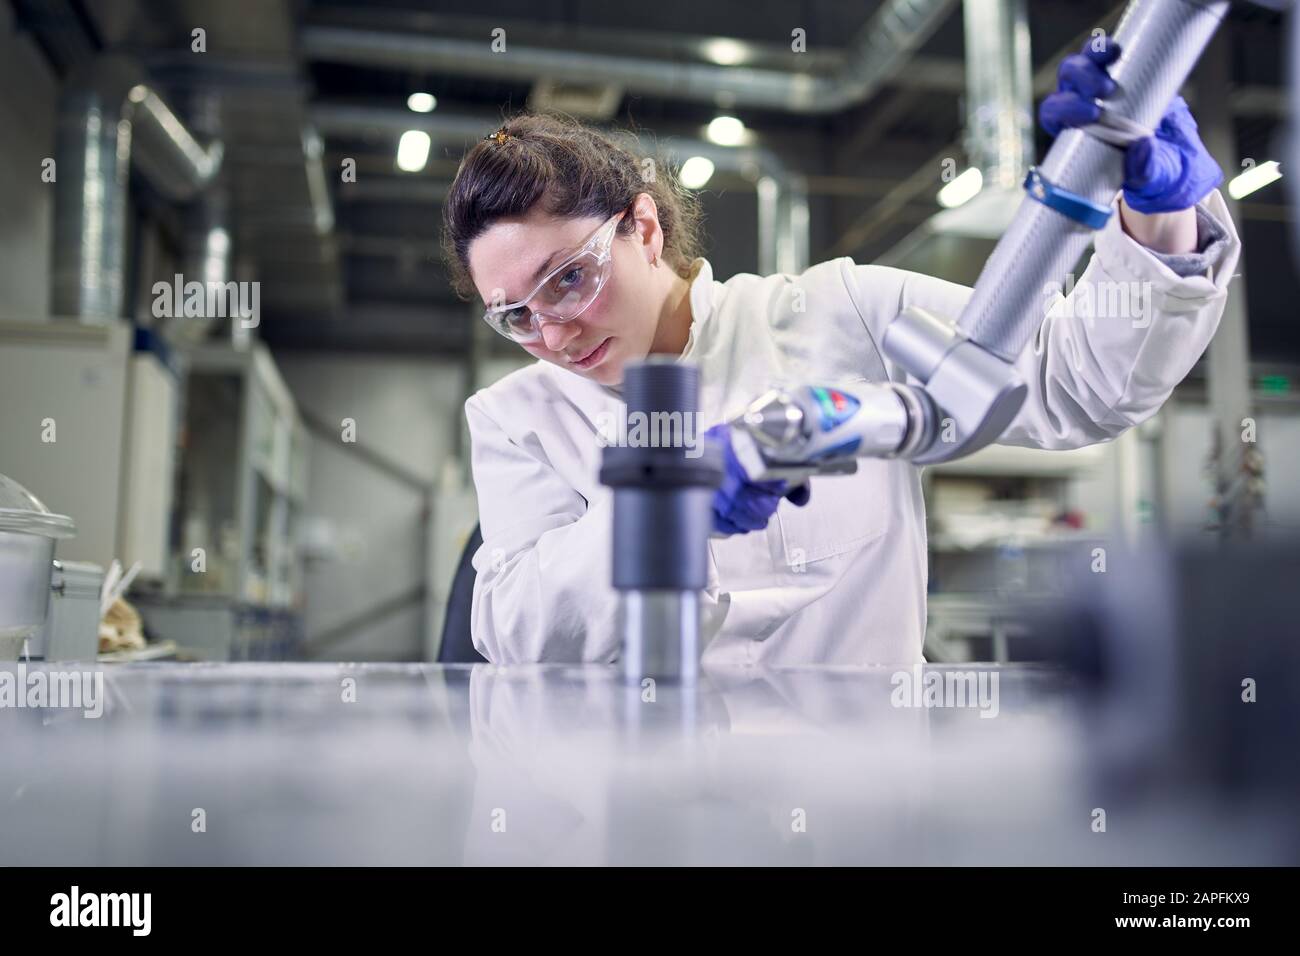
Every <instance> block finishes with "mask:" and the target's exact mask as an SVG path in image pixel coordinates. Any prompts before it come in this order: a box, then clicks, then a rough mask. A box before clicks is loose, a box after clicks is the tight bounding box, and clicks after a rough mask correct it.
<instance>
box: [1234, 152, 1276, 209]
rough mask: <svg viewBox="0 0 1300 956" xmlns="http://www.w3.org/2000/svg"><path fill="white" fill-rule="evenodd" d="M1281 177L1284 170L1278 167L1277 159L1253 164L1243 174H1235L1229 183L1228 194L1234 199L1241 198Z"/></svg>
mask: <svg viewBox="0 0 1300 956" xmlns="http://www.w3.org/2000/svg"><path fill="white" fill-rule="evenodd" d="M1281 178H1282V170H1280V169H1279V168H1278V165H1277V163H1276V162H1275V161H1273V160H1271V159H1270V160H1269V161H1268V162H1267V163H1260V164H1259V165H1257V166H1252V167H1250V169H1248V170H1246V171H1245V172H1244V173H1242V174H1241V175H1239V176H1234V177H1233V178H1232V181H1231V182H1229V183H1228V195H1229V196H1231V197H1232V198H1233V199H1241V198H1243V197H1245V196H1249V195H1250V194H1251V193H1253V192H1254V191H1255V190H1257V189H1263V188H1264V187H1265V186H1267V185H1268V184H1269V183H1275V182H1277V181H1278V180H1279V179H1281Z"/></svg>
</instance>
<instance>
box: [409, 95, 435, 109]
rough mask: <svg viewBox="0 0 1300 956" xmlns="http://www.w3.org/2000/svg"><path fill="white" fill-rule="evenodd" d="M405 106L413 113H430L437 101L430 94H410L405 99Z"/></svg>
mask: <svg viewBox="0 0 1300 956" xmlns="http://www.w3.org/2000/svg"><path fill="white" fill-rule="evenodd" d="M406 105H407V107H408V108H409V109H410V110H411V112H413V113H432V112H433V108H434V107H435V106H437V105H438V101H437V99H435V98H434V95H433V94H432V93H412V94H411V95H410V96H408V97H407V98H406Z"/></svg>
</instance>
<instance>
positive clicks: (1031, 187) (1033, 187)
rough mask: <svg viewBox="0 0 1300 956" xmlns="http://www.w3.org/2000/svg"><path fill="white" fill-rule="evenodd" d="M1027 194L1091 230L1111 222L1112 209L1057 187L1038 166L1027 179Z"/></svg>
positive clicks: (1030, 172) (1032, 169)
mask: <svg viewBox="0 0 1300 956" xmlns="http://www.w3.org/2000/svg"><path fill="white" fill-rule="evenodd" d="M1025 192H1027V193H1029V195H1030V196H1031V197H1033V198H1034V199H1036V200H1038V201H1039V202H1040V203H1042V204H1043V205H1044V206H1046V207H1047V208H1049V209H1055V210H1056V211H1057V212H1059V213H1060V214H1061V215H1062V216H1068V217H1069V218H1070V219H1073V220H1074V221H1075V222H1077V223H1081V224H1082V225H1085V226H1087V227H1088V228H1089V229H1100V228H1102V227H1103V226H1104V225H1106V223H1107V222H1108V221H1109V220H1110V214H1111V209H1110V207H1109V206H1102V205H1100V204H1098V203H1095V202H1093V201H1092V200H1091V199H1088V198H1086V197H1084V196H1080V195H1078V194H1076V193H1072V192H1070V191H1069V190H1068V189H1062V188H1061V187H1060V186H1055V185H1053V184H1052V183H1050V182H1048V180H1046V179H1045V178H1043V174H1042V173H1040V172H1039V171H1038V167H1037V166H1033V167H1031V168H1030V170H1029V175H1028V176H1026V177H1025Z"/></svg>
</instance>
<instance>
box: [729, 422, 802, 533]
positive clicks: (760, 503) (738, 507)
mask: <svg viewBox="0 0 1300 956" xmlns="http://www.w3.org/2000/svg"><path fill="white" fill-rule="evenodd" d="M704 434H705V437H707V438H711V439H713V440H714V441H717V442H721V443H722V449H723V457H724V469H723V476H722V485H721V487H719V488H718V490H717V491H715V492H714V493H713V530H714V531H716V532H717V533H718V534H724V535H726V534H745V533H746V532H749V531H761V530H762V529H764V528H766V527H767V523H768V522H769V521H771V520H772V515H774V514H776V508H777V505H779V504H780V503H781V499H782V497H785V498H788V499H789V500H790V501H792V502H794V503H795V504H796V505H799V506H800V507H802V506H803V505H806V504H807V503H808V499H809V497H810V492H809V490H808V486H807V485H798V486H796V487H794V488H789V489H787V488H786V483H785V482H784V481H750V480H749V475H748V474H746V472H745V467H744V465H742V464H741V463H740V460H739V459H738V458H736V453H735V452H734V451H733V450H732V448H731V426H729V425H726V424H723V425H714V426H713V427H712V428H710V429H709V430H708V431H706V432H705V433H704Z"/></svg>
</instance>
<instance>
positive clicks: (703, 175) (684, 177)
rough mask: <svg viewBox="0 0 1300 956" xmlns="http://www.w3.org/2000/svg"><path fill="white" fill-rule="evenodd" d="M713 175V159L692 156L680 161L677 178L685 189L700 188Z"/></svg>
mask: <svg viewBox="0 0 1300 956" xmlns="http://www.w3.org/2000/svg"><path fill="white" fill-rule="evenodd" d="M712 175H713V160H711V159H706V158H705V157H703V156H692V157H691V158H690V159H688V160H687V161H686V162H684V163H682V168H681V169H680V170H678V172H677V178H678V179H679V180H680V181H681V184H682V185H683V186H685V187H686V188H687V189H701V188H703V186H704V184H705V183H707V182H708V181H709V178H710V177H711V176H712Z"/></svg>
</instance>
